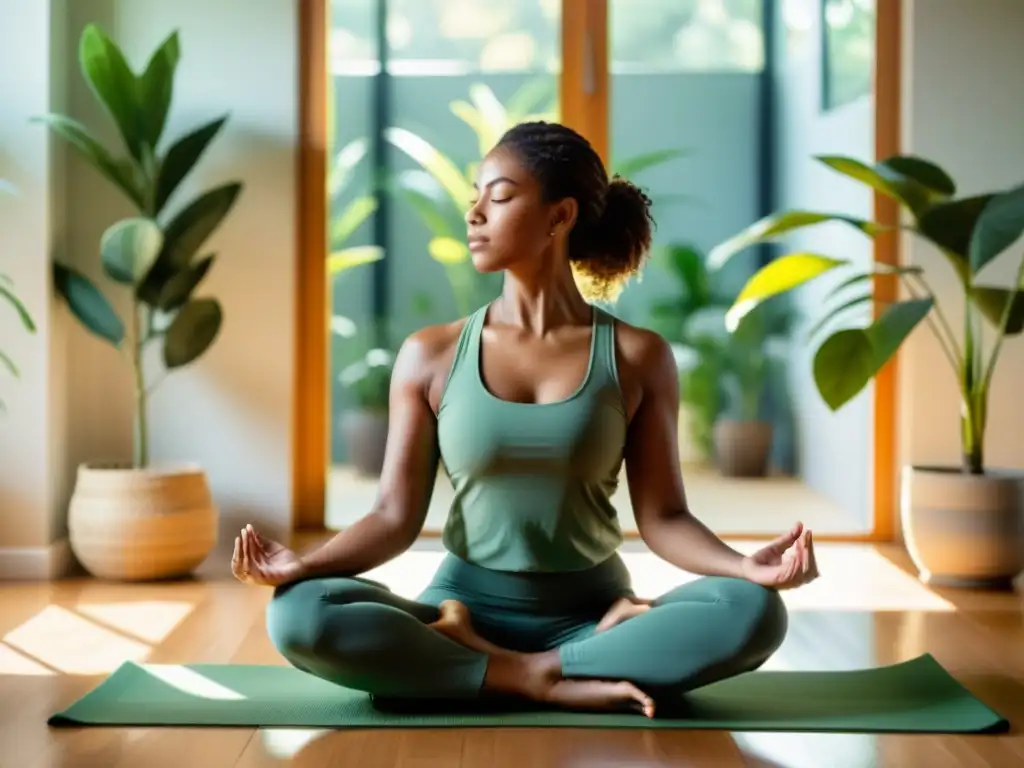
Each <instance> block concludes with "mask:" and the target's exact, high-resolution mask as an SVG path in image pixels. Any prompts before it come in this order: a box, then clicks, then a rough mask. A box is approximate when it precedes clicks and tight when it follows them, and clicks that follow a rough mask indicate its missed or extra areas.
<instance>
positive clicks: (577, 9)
mask: <svg viewBox="0 0 1024 768" xmlns="http://www.w3.org/2000/svg"><path fill="white" fill-rule="evenodd" d="M876 15H877V26H876V33H875V50H876V54H875V76H874V104H875V109H874V116H875V119H874V144H875V157H876V158H882V157H886V156H888V155H893V154H896V153H897V152H899V150H900V101H901V72H902V67H901V61H900V57H901V43H900V41H901V21H902V2H901V0H878V2H877V10H876ZM562 18H563V23H562V37H561V44H562V57H563V64H562V72H561V75H560V79H559V85H560V96H561V109H560V114H561V119H562V120H563V121H564V122H565V123H567V124H569V125H572V126H573V127H574V128H576V129H577V130H580V131H581V132H582V133H584V135H586V136H587V137H588V139H590V141H591V142H592V143H593V145H594V147H595V149H597V151H598V153H599V154H600V155H601V157H602V158H603V159H604V160H605V163H606V164H607V163H608V157H609V147H610V143H611V142H610V138H609V129H608V123H609V122H610V121H609V119H608V114H609V113H608V105H609V103H610V95H609V91H610V85H609V75H608V66H607V59H608V46H607V37H608V36H607V29H608V19H607V0H581V1H580V2H577V1H576V0H562ZM570 22H571V23H570ZM329 24H330V20H329V0H300V3H299V25H298V27H299V40H298V55H299V84H298V85H299V99H298V101H299V146H298V153H297V166H296V180H297V210H296V232H297V242H296V261H295V271H296V274H295V297H294V303H295V342H294V348H295V358H294V362H293V374H294V379H293V387H294V391H293V393H292V397H293V409H292V413H293V431H292V473H291V474H292V477H291V480H292V510H291V523H292V530H293V531H320V530H323V529H324V528H325V522H324V521H325V505H326V496H327V474H328V472H327V465H328V459H329V456H330V451H329V447H328V446H329V429H330V420H329V413H328V411H329V408H328V404H329V402H330V397H329V395H330V390H329V388H328V371H329V369H330V367H329V360H328V352H327V334H328V308H329V296H328V285H327V279H326V272H325V269H324V264H325V262H326V259H327V238H326V232H327V201H326V195H325V193H324V190H325V189H326V185H327V155H326V148H327V87H328V83H329V77H328V67H327V53H328V50H327V33H328V28H329ZM873 208H874V215H875V217H876V220H877V221H879V222H880V223H882V224H886V225H889V224H896V223H897V221H898V215H899V210H898V207H897V206H896V204H895V203H894V202H893V201H892V200H890V199H889V198H887V197H885V196H884V195H882V194H880V193H877V192H876V193H874V199H873ZM874 261H875V262H876V263H879V264H885V265H897V264H899V262H900V253H899V238H898V234H897V233H896V231H895V230H894V231H893V233H892V234H888V235H883V236H880V237H878V238H877V239H876V240H875V241H874ZM897 295H898V291H897V284H896V282H895V277H894V276H892V275H878V276H876V277H875V283H874V296H875V304H874V311H875V315H876V316H877V315H878V314H879V313H880V312H881V311H882V309H883V308H884V306H885V304H886V303H887V302H890V301H892V300H893V299H895V298H896V297H897ZM898 358H899V355H896V356H894V357H893V359H892V360H891V361H890V362H889V363H888V364H887V365H886V366H885V367H884V368H883V369H882V370H881V371H880V372H879V374H878V375H877V376H876V377H875V380H874V398H873V401H872V406H873V407H872V411H873V414H872V426H873V436H872V437H873V446H874V451H873V461H872V464H873V476H872V481H873V491H872V499H873V503H874V516H873V526H872V529H871V530H870V531H867V532H865V533H862V534H828V533H822V534H819V535H818V536H817V538H818V540H819V541H871V542H883V541H891V540H892V539H893V537H894V535H895V530H896V529H895V515H896V510H897V508H898V505H897V477H898V464H897V462H898V458H897V441H896V437H897V400H896V398H897V375H898V364H899V360H898ZM723 538H729V539H765V538H768V537H767V536H766V535H765V534H761V533H756V534H755V533H751V534H742V533H737V534H728V535H723Z"/></svg>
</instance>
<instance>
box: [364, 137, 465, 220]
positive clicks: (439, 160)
mask: <svg viewBox="0 0 1024 768" xmlns="http://www.w3.org/2000/svg"><path fill="white" fill-rule="evenodd" d="M384 137H385V138H386V139H387V140H388V141H389V142H391V144H393V145H394V146H395V147H397V148H398V149H400V150H402V151H403V152H405V153H406V154H407V155H409V157H411V158H412V159H413V160H415V161H416V162H417V163H419V164H420V165H421V166H422V167H423V169H424V170H425V171H427V172H428V173H429V174H430V175H431V176H433V177H434V179H435V180H436V181H437V183H438V184H440V185H441V187H442V188H443V189H444V190H445V192H446V193H447V194H448V195H449V197H451V199H452V202H453V203H454V204H455V206H456V207H457V208H458V209H459V210H460V211H463V210H466V209H467V208H469V206H470V204H471V203H472V201H473V197H474V190H473V185H472V184H471V183H470V182H469V181H468V180H467V179H466V177H465V176H463V174H462V172H461V171H460V170H459V169H458V167H457V166H456V165H455V163H453V162H452V161H451V160H450V159H448V157H447V156H445V155H444V154H443V153H442V152H441V151H440V150H438V149H437V148H436V147H434V146H432V145H431V144H430V143H429V142H428V141H426V140H424V139H422V138H421V137H419V136H417V135H416V134H415V133H413V132H412V131H407V130H406V129H405V128H398V127H391V128H387V129H385V131H384Z"/></svg>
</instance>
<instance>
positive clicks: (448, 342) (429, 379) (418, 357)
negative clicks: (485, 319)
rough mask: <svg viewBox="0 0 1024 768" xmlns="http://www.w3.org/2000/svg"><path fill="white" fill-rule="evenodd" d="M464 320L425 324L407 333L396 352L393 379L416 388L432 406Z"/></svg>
mask: <svg viewBox="0 0 1024 768" xmlns="http://www.w3.org/2000/svg"><path fill="white" fill-rule="evenodd" d="M467 320H468V318H465V317H463V318H460V319H459V320H456V321H454V322H451V323H440V324H438V325H428V326H426V327H424V328H420V329H419V330H418V331H415V332H414V333H412V334H410V335H409V336H408V337H407V338H406V339H405V341H404V342H403V343H402V346H401V348H400V349H399V350H398V355H397V357H396V359H395V369H394V377H395V379H396V380H398V381H399V382H400V383H402V384H404V385H406V386H414V387H417V388H419V389H420V391H422V392H423V394H424V395H425V396H426V397H427V399H428V400H429V401H430V403H431V405H432V406H436V403H437V401H438V400H439V396H440V391H441V390H442V389H443V387H444V382H445V380H446V379H447V378H448V372H449V370H450V369H451V366H452V362H453V361H454V359H455V349H456V347H457V346H458V343H459V335H460V334H461V333H462V329H463V327H464V326H465V325H466V322H467ZM435 410H436V408H435Z"/></svg>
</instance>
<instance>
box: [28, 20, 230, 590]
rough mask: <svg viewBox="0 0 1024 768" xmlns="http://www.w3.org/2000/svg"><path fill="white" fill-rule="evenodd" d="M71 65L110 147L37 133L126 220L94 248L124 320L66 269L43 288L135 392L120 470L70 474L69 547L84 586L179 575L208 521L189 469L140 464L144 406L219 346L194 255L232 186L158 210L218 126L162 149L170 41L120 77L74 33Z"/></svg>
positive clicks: (111, 56)
mask: <svg viewBox="0 0 1024 768" xmlns="http://www.w3.org/2000/svg"><path fill="white" fill-rule="evenodd" d="M78 54H79V64H80V67H81V71H82V74H83V76H84V78H85V80H86V82H87V83H88V85H89V86H90V89H91V92H92V94H93V95H94V96H95V97H96V99H97V100H98V101H99V102H100V105H101V106H102V107H103V108H104V110H105V111H106V114H107V115H109V116H110V117H111V118H112V119H113V122H114V124H115V128H116V130H117V134H118V136H119V138H120V142H119V144H121V145H123V146H119V147H118V148H109V147H106V146H104V145H103V144H102V143H100V141H99V140H98V139H97V138H95V137H94V136H93V134H92V133H91V131H90V130H89V129H88V128H87V127H86V126H84V125H82V124H80V123H78V122H76V121H75V120H72V119H71V118H69V117H65V116H62V115H57V114H48V115H45V116H42V117H40V118H37V120H38V121H39V122H41V123H43V124H44V125H46V126H48V127H49V128H50V129H51V130H52V131H53V132H54V133H55V134H56V135H57V136H59V137H60V138H62V139H64V140H65V141H67V142H68V144H69V145H70V146H71V147H72V148H73V149H74V150H75V151H77V152H78V153H79V155H81V156H82V157H83V158H84V159H85V160H86V161H87V162H88V163H89V164H90V165H91V166H92V167H93V168H94V169H95V170H96V171H98V172H99V173H100V175H102V176H103V177H104V178H105V179H106V180H107V181H109V182H110V183H111V184H113V186H114V187H115V188H116V189H118V190H119V191H120V192H121V193H122V194H123V195H124V196H125V197H126V198H127V200H128V201H129V202H130V203H131V204H132V206H133V207H134V208H135V210H136V214H135V215H134V216H132V217H130V218H127V219H124V220H122V221H118V222H116V223H114V224H112V225H111V226H110V227H109V228H108V229H107V230H106V231H105V232H104V234H103V236H102V238H101V240H100V243H99V249H98V251H99V255H100V260H101V268H102V273H103V276H104V277H105V278H106V280H107V281H109V283H110V285H111V287H112V288H115V289H117V290H122V291H125V292H126V293H127V294H128V296H129V307H130V309H129V311H128V313H127V315H126V316H125V317H122V316H121V315H119V314H118V313H117V311H115V309H114V308H113V306H112V305H111V303H110V301H109V300H108V299H107V297H106V295H105V293H104V291H103V290H102V289H101V288H100V287H99V286H98V285H96V284H95V283H94V282H93V281H92V280H90V279H89V278H88V277H87V276H86V275H85V274H83V273H82V272H80V271H79V270H77V269H75V268H73V267H71V266H68V265H66V264H61V263H59V262H58V263H55V264H54V267H53V279H54V283H55V288H56V291H57V293H58V295H59V296H60V297H61V299H62V300H63V302H64V303H65V305H66V306H67V308H68V309H69V310H70V311H71V314H72V315H73V316H74V317H75V318H76V319H77V320H78V321H79V322H80V323H81V325H82V326H83V327H84V329H85V330H86V331H88V332H89V333H91V334H92V335H93V336H94V337H96V338H99V339H101V340H103V341H104V342H107V343H109V344H111V345H113V346H114V347H115V348H116V349H117V350H118V352H120V353H121V356H122V358H123V359H124V361H125V362H126V364H127V366H128V370H129V371H130V374H131V377H132V381H133V382H134V397H133V403H132V406H133V409H134V416H135V418H134V423H135V434H134V441H133V456H132V460H131V461H130V462H129V461H111V462H88V463H84V464H82V465H80V466H79V467H78V472H77V476H76V479H75V486H74V492H73V494H72V497H71V503H70V509H69V513H68V534H69V540H70V543H71V547H72V550H73V551H74V553H75V556H76V557H77V559H78V560H79V562H80V563H81V564H82V565H83V566H84V567H85V568H86V570H88V571H89V572H90V573H92V574H93V575H95V576H100V577H103V578H112V579H121V580H141V579H155V578H167V577H173V576H181V575H185V574H187V573H188V572H190V571H191V570H192V569H194V568H195V567H196V566H197V565H199V564H200V563H201V562H202V561H203V560H204V559H205V558H206V557H207V555H208V554H209V553H210V551H211V550H212V549H213V547H214V546H215V544H216V541H217V525H218V522H217V517H218V514H217V509H216V507H215V505H214V503H213V500H212V498H211V495H210V491H209V488H208V484H207V479H206V475H205V473H204V471H203V470H202V468H201V467H198V466H195V465H193V464H181V465H169V464H168V465H154V463H153V462H152V460H151V457H150V435H149V418H148V402H149V396H150V395H151V393H152V391H153V389H154V388H155V387H156V386H157V385H158V384H159V383H160V382H161V381H162V380H163V379H164V377H165V376H166V375H168V374H170V373H173V372H175V371H179V370H181V369H183V368H185V367H186V366H188V365H190V364H192V363H194V362H195V361H196V360H198V359H199V357H200V356H201V355H203V354H204V353H205V352H206V351H207V350H208V349H209V348H210V346H211V345H212V344H213V342H214V340H215V339H216V338H217V336H218V334H219V331H220V328H221V322H222V317H223V311H222V309H221V305H220V303H219V302H218V301H217V299H215V298H213V297H211V296H209V295H202V293H201V286H202V281H203V279H204V277H205V276H206V274H207V273H208V272H209V271H210V269H211V267H212V266H213V263H214V260H215V258H216V256H215V254H213V253H203V252H202V250H201V249H203V248H204V247H205V245H206V242H207V240H208V238H209V237H210V236H211V235H212V234H213V232H214V231H215V230H216V229H217V228H218V227H219V226H220V225H221V223H222V222H223V221H224V219H225V217H226V216H227V215H228V213H229V211H231V209H232V208H233V206H234V205H235V202H236V200H237V199H238V196H239V194H240V192H241V191H242V184H241V183H240V182H238V181H229V182H226V183H223V184H219V185H217V186H215V187H213V188H211V189H207V190H205V191H203V192H201V193H199V194H198V195H196V196H194V197H193V198H192V199H190V200H183V201H180V204H178V205H174V206H172V205H171V203H172V201H174V200H175V198H176V197H180V191H179V190H180V187H181V184H182V182H183V181H185V179H186V178H187V177H188V176H189V175H190V174H191V172H192V170H193V169H194V168H195V166H196V164H197V163H198V161H199V160H200V158H201V157H202V156H203V154H204V153H205V152H206V150H207V148H208V147H209V146H210V144H211V142H212V141H213V139H214V138H215V137H216V136H217V135H218V134H219V133H220V132H221V129H222V128H223V127H224V124H225V123H226V121H227V116H226V115H222V116H218V117H216V118H214V119H212V120H210V121H209V122H206V123H205V124H203V125H200V126H198V127H196V128H194V129H193V130H190V131H188V132H186V133H184V134H182V135H180V136H177V137H175V138H173V139H172V140H170V141H168V142H166V143H164V144H162V143H161V139H162V138H163V137H164V135H165V127H166V123H167V115H168V112H169V110H170V106H171V96H172V93H173V91H174V81H175V72H176V69H177V65H178V61H179V58H180V47H179V41H178V33H177V32H174V33H172V34H171V35H170V36H168V37H167V38H166V39H165V40H164V41H163V42H162V43H161V44H160V45H159V46H158V47H157V49H156V50H155V51H154V53H153V54H152V56H151V57H150V59H149V61H148V63H147V65H146V67H145V69H144V70H143V71H142V72H141V73H137V72H134V71H132V69H131V68H130V67H129V65H128V63H127V61H126V59H125V56H124V54H123V53H122V51H121V50H120V49H119V48H118V46H117V45H116V44H115V43H114V42H113V41H112V40H111V39H110V38H109V37H107V35H106V34H104V32H103V31H102V30H100V29H99V28H98V27H97V26H95V25H93V24H89V25H87V26H86V27H85V29H84V30H83V32H82V35H81V38H80V41H79V50H78ZM150 351H153V352H157V351H158V352H159V355H158V359H156V360H152V359H147V357H148V353H149V352H150ZM151 363H157V364H156V365H152V364H151Z"/></svg>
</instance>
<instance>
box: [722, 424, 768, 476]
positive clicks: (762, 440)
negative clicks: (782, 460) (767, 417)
mask: <svg viewBox="0 0 1024 768" xmlns="http://www.w3.org/2000/svg"><path fill="white" fill-rule="evenodd" d="M714 433H715V463H716V464H717V466H718V471H719V472H721V473H722V474H723V475H725V476H726V477H764V476H765V475H766V474H768V459H769V458H770V456H771V449H772V425H771V423H770V422H767V421H737V420H733V419H719V420H718V421H716V422H715V427H714Z"/></svg>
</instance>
